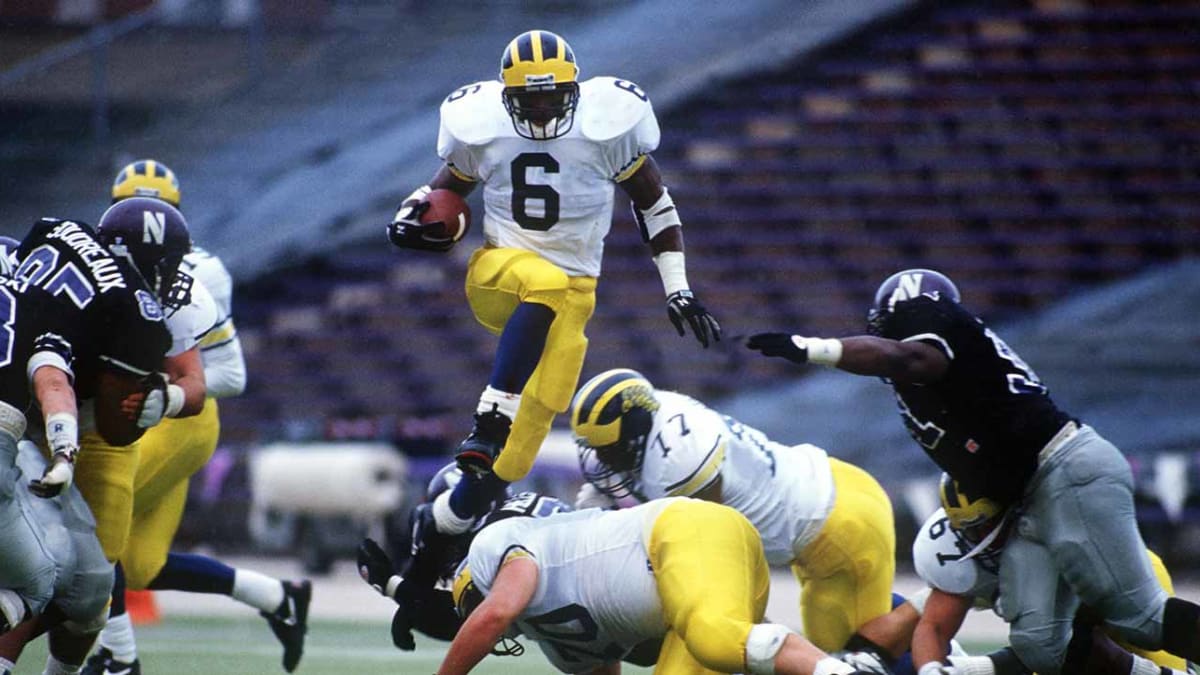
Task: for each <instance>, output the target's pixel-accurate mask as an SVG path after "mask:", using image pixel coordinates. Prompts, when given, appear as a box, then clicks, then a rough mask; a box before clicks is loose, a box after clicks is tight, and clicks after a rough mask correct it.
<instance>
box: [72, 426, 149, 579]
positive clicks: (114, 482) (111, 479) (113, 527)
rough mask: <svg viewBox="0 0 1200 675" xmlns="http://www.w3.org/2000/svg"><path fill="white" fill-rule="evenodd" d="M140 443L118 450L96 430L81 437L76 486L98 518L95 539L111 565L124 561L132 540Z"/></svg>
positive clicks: (94, 515)
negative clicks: (134, 483) (135, 475)
mask: <svg viewBox="0 0 1200 675" xmlns="http://www.w3.org/2000/svg"><path fill="white" fill-rule="evenodd" d="M140 443H141V441H140V440H139V441H137V442H135V443H131V444H129V445H123V446H120V447H118V446H115V445H109V444H108V443H105V442H104V439H103V438H101V437H100V434H99V433H97V432H95V431H87V432H84V433H82V434H80V435H79V454H78V455H77V456H76V458H75V486H76V487H78V488H79V492H80V494H82V495H83V499H84V501H86V502H87V505H88V508H90V509H91V510H92V516H93V517H95V519H96V538H97V539H99V540H100V548H102V549H104V557H105V558H107V559H108V561H109V562H116V561H117V560H119V559H120V558H121V555H122V554H123V553H124V552H125V547H126V544H127V543H128V541H129V526H130V522H131V520H132V518H133V481H134V474H135V473H136V471H137V465H138V451H139V444H140Z"/></svg>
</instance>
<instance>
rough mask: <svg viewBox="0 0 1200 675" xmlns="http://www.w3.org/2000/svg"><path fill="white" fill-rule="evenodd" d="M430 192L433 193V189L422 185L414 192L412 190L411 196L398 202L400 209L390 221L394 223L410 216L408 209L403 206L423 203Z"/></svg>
mask: <svg viewBox="0 0 1200 675" xmlns="http://www.w3.org/2000/svg"><path fill="white" fill-rule="evenodd" d="M430 192H433V188H431V187H429V186H428V185H422V186H421V187H419V188H417V189H416V190H413V192H412V194H411V195H409V196H407V197H405V198H404V201H402V202H400V208H398V209H396V215H394V216H392V221H393V222H395V221H398V220H401V219H403V218H406V217H408V216H409V215H410V212H409V207H407V206H405V204H407V203H409V202H411V201H418V202H419V201H423V200H424V199H425V198H426V197H428V196H429V193H430Z"/></svg>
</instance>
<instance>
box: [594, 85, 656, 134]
mask: <svg viewBox="0 0 1200 675" xmlns="http://www.w3.org/2000/svg"><path fill="white" fill-rule="evenodd" d="M575 114H576V116H577V117H578V120H577V121H578V122H579V130H580V132H581V133H582V134H583V135H584V137H585V138H587V139H588V140H589V141H609V140H612V139H614V138H620V137H621V136H623V135H625V134H627V133H629V131H630V130H632V129H633V128H634V127H636V126H637V125H638V122H641V121H642V119H643V118H645V117H646V115H653V114H654V109H653V107H652V106H651V105H650V98H649V97H648V96H646V92H644V91H642V88H641V87H639V86H637V85H636V84H634V83H633V82H630V81H629V80H622V79H619V78H616V77H593V78H592V79H590V80H588V81H586V82H584V83H582V84H580V85H579V109H578V112H576V113H575Z"/></svg>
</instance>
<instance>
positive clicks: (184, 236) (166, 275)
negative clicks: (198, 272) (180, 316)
mask: <svg viewBox="0 0 1200 675" xmlns="http://www.w3.org/2000/svg"><path fill="white" fill-rule="evenodd" d="M96 238H97V239H98V240H99V241H100V243H102V244H104V245H105V246H107V247H108V250H109V251H111V252H112V254H113V255H115V256H117V257H119V258H125V259H126V260H128V261H129V262H130V264H132V265H133V267H134V268H135V269H136V270H137V271H138V273H140V274H141V275H142V279H144V280H145V282H146V285H147V286H149V287H150V290H151V291H153V292H154V294H155V295H156V296H158V299H159V302H161V303H162V305H163V307H164V308H166V309H167V310H168V311H172V310H177V309H179V308H180V307H183V306H184V305H186V304H187V303H188V302H189V301H190V298H191V281H192V280H191V277H189V276H188V275H186V274H181V273H180V272H179V264H180V263H181V262H182V261H183V256H184V255H185V254H187V253H188V252H189V251H191V250H192V237H191V234H190V233H189V232H188V225H187V220H185V219H184V217H183V214H182V213H180V212H179V210H178V209H176V208H175V207H173V206H171V205H170V204H168V203H166V202H164V201H162V200H161V199H154V198H151V197H130V198H128V199H122V200H120V201H118V202H117V203H115V204H113V205H112V206H110V207H108V210H107V211H105V212H104V215H102V216H100V222H99V223H98V224H97V225H96Z"/></svg>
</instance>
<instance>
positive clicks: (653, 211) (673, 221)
mask: <svg viewBox="0 0 1200 675" xmlns="http://www.w3.org/2000/svg"><path fill="white" fill-rule="evenodd" d="M632 206H633V217H634V218H635V219H637V224H638V228H640V229H641V231H642V241H650V240H651V239H653V238H654V237H655V236H657V235H658V233H659V232H662V231H663V230H665V229H667V228H668V227H672V226H675V225H683V222H682V221H681V220H679V210H678V209H676V208H675V202H674V201H673V200H672V199H671V193H670V192H668V191H667V187H666V186H665V185H664V186H663V191H662V195H661V196H659V198H658V201H656V202H654V204H652V205H651V206H650V208H648V209H646V210H644V211H643V210H642V209H639V208H638V207H637V205H636V204H634V205H632Z"/></svg>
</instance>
